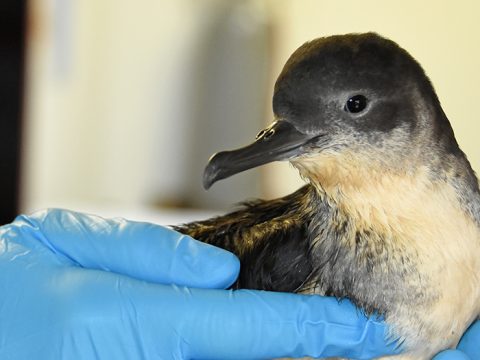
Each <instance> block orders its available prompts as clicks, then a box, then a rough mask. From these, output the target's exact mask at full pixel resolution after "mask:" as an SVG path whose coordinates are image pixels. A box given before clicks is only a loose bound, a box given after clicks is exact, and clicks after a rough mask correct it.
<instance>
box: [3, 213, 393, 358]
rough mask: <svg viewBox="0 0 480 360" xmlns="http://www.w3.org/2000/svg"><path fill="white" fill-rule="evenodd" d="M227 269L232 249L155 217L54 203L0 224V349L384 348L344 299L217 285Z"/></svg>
mask: <svg viewBox="0 0 480 360" xmlns="http://www.w3.org/2000/svg"><path fill="white" fill-rule="evenodd" d="M238 270H239V263H238V259H237V258H236V257H235V256H234V255H233V254H231V253H228V252H226V251H224V250H221V249H217V248H215V247H212V246H209V245H206V244H202V243H200V242H197V241H195V240H192V239H191V238H189V237H187V236H183V235H181V234H179V233H176V232H174V231H172V230H170V229H167V228H164V227H160V226H157V225H152V224H147V223H137V222H129V221H126V220H120V219H114V220H105V219H102V218H99V217H96V216H90V215H84V214H79V213H74V212H70V211H62V210H50V211H44V212H40V213H37V214H35V215H33V216H29V217H28V216H20V217H18V218H17V219H16V220H15V221H14V222H13V223H12V224H9V225H6V226H3V227H1V228H0V358H1V359H130V360H131V359H191V358H195V359H214V358H221V359H229V358H236V359H240V358H244V359H252V358H273V357H282V356H291V357H300V356H304V355H310V356H321V357H327V356H334V355H338V356H344V357H349V358H356V359H368V358H371V357H374V356H377V355H381V354H389V353H392V352H393V351H394V350H393V349H394V345H393V344H390V345H387V344H385V341H384V334H385V325H384V324H383V323H382V322H380V321H377V320H376V319H374V318H366V317H365V316H363V315H362V314H361V313H360V312H359V311H358V310H357V309H356V308H355V307H354V306H353V305H352V304H351V303H349V302H348V301H344V302H342V303H341V304H339V303H338V302H337V301H336V300H335V299H333V298H322V297H319V296H303V295H295V294H283V293H269V292H264V291H248V290H239V291H229V290H222V288H225V287H228V286H229V285H230V284H231V283H232V282H233V281H234V280H235V278H236V276H237V274H238ZM186 286H188V287H191V288H188V287H186Z"/></svg>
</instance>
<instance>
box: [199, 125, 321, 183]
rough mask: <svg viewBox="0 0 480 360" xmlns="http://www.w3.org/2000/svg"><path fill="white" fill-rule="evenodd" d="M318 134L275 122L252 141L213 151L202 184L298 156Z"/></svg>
mask: <svg viewBox="0 0 480 360" xmlns="http://www.w3.org/2000/svg"><path fill="white" fill-rule="evenodd" d="M318 137H319V136H318V135H317V136H315V135H308V134H304V133H302V132H300V131H298V130H297V129H296V128H295V126H293V125H292V124H291V123H289V122H288V121H285V120H279V121H276V122H274V123H273V124H271V125H270V126H269V127H268V128H266V129H264V130H262V131H260V133H259V134H258V135H257V137H256V140H255V142H253V143H252V144H250V145H247V146H245V147H242V148H240V149H236V150H231V151H222V152H219V153H216V154H214V155H213V156H212V157H211V158H210V160H209V162H208V164H207V166H206V168H205V171H204V173H203V187H204V188H205V189H208V188H210V187H211V186H212V185H213V184H214V183H215V182H217V181H218V180H221V179H225V178H228V177H230V176H232V175H235V174H238V173H239V172H242V171H245V170H248V169H252V168H255V167H257V166H260V165H264V164H267V163H269V162H272V161H278V160H287V159H290V158H293V157H295V156H298V155H301V154H302V153H304V152H305V149H306V147H308V145H309V144H311V143H312V142H313V141H315V140H316V139H317V138H318Z"/></svg>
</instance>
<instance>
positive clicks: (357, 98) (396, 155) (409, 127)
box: [204, 33, 463, 188]
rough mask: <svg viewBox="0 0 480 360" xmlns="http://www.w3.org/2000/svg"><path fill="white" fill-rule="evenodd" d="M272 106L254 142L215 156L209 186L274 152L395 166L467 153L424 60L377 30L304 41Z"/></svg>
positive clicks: (297, 161)
mask: <svg viewBox="0 0 480 360" xmlns="http://www.w3.org/2000/svg"><path fill="white" fill-rule="evenodd" d="M273 111H274V114H275V118H276V121H275V122H274V123H273V124H272V125H270V126H269V127H268V128H267V129H265V130H262V131H261V132H260V133H259V134H258V135H257V138H256V141H255V142H254V143H252V144H251V145H248V146H246V147H244V148H241V149H238V150H234V151H226V152H220V153H217V154H215V155H214V156H213V157H212V158H211V159H210V162H209V164H208V166H207V168H206V169H205V174H204V186H205V187H206V188H208V187H210V186H211V185H212V184H213V183H214V182H216V181H217V180H220V179H223V178H226V177H229V176H231V175H233V174H236V173H238V172H241V171H244V170H247V169H250V168H253V167H256V166H259V165H262V164H265V163H268V162H271V161H276V160H291V161H292V162H293V163H294V165H296V166H297V167H299V168H301V167H302V163H303V162H309V161H310V162H311V161H312V160H311V159H315V162H318V161H323V160H324V159H325V157H329V158H332V157H338V156H340V155H341V156H344V157H345V156H346V154H348V156H349V158H352V157H353V158H355V157H359V158H360V157H361V158H362V159H363V160H364V162H365V161H366V162H369V163H378V164H382V166H384V167H386V168H389V167H401V166H407V167H412V166H415V165H414V163H415V162H419V161H422V162H427V163H428V161H430V160H432V159H433V157H435V158H438V157H439V156H440V155H441V154H445V153H448V154H454V155H455V154H459V153H461V152H460V150H459V149H458V145H457V143H456V141H455V138H454V136H453V131H452V129H451V126H450V124H449V122H448V120H447V118H446V116H445V115H444V113H443V111H442V109H441V107H440V103H439V101H438V98H437V96H436V94H435V91H434V89H433V87H432V85H431V83H430V81H429V79H428V78H427V76H426V75H425V73H424V71H423V69H422V68H421V66H420V65H419V64H418V63H417V62H416V61H415V59H414V58H413V57H412V56H410V55H409V54H408V53H407V52H406V51H405V50H403V49H402V48H400V47H399V46H398V45H397V44H396V43H394V42H393V41H390V40H387V39H385V38H383V37H381V36H379V35H377V34H374V33H367V34H349V35H339V36H331V37H325V38H319V39H316V40H313V41H311V42H308V43H306V44H304V45H302V46H301V47H300V48H299V49H297V50H296V51H295V52H294V53H293V55H292V56H291V57H290V59H289V60H288V61H287V63H286V64H285V67H284V68H283V71H282V72H281V74H280V76H279V77H278V80H277V82H276V84H275V91H274V95H273ZM439 154H440V155H439ZM462 156H463V155H462ZM322 158H323V160H322ZM431 158H432V159H431ZM405 159H410V160H408V161H407V160H405ZM429 159H430V160H429ZM432 161H433V160H432ZM307 177H308V175H307Z"/></svg>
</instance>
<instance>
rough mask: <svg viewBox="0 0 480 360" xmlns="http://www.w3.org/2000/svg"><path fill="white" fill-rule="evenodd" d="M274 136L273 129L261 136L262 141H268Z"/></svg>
mask: <svg viewBox="0 0 480 360" xmlns="http://www.w3.org/2000/svg"><path fill="white" fill-rule="evenodd" d="M274 134H275V130H274V129H270V130H268V131H267V132H265V134H264V135H263V139H264V140H268V139H269V138H271V137H272V136H273V135H274Z"/></svg>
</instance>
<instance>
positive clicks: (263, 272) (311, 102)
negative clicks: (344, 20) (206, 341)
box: [175, 32, 480, 360]
mask: <svg viewBox="0 0 480 360" xmlns="http://www.w3.org/2000/svg"><path fill="white" fill-rule="evenodd" d="M272 104H273V113H274V122H273V123H272V124H271V125H270V126H268V127H267V128H266V129H264V130H262V131H260V133H258V135H257V136H256V138H255V141H254V142H253V143H252V144H250V145H247V146H245V147H242V148H239V149H235V150H230V151H222V152H219V153H216V154H214V155H213V156H212V157H211V158H210V160H209V162H208V164H207V166H206V168H205V171H204V177H203V184H204V187H205V188H206V189H208V188H209V187H210V186H212V185H213V184H214V183H215V182H217V181H219V180H222V179H225V178H228V177H230V176H232V175H235V174H237V173H239V172H242V171H246V170H248V169H251V168H255V167H258V166H261V165H263V164H266V163H269V162H273V161H289V162H290V163H291V164H292V165H293V167H295V168H296V169H297V170H298V172H299V174H300V176H301V177H302V178H303V179H304V180H305V185H304V186H302V187H301V188H300V189H298V190H297V191H295V192H294V193H292V194H289V195H287V196H284V197H281V198H278V199H273V200H253V201H247V202H244V203H243V204H241V205H240V206H239V207H238V208H236V209H235V210H234V211H232V212H230V213H227V214H225V215H221V216H217V217H214V218H211V219H207V220H203V221H197V222H192V223H188V224H183V225H177V226H176V227H175V229H176V230H178V231H180V232H182V233H184V234H187V235H190V236H192V237H194V238H196V239H198V240H200V241H204V242H206V243H210V244H212V245H216V246H220V247H222V248H224V249H227V250H229V251H232V252H234V253H235V254H236V255H237V256H238V257H239V259H240V263H241V269H240V275H239V277H238V279H237V281H236V282H235V283H234V284H233V285H232V289H243V288H246V289H261V290H270V291H282V292H294V293H300V294H319V295H326V296H334V297H337V298H338V299H340V300H341V299H350V300H351V301H352V302H353V303H354V304H355V305H356V306H357V307H359V308H360V309H362V310H363V311H364V312H365V313H366V314H379V315H382V316H383V317H384V319H385V322H386V323H387V324H388V327H389V334H388V335H389V337H391V338H392V339H396V340H397V341H398V343H399V344H401V348H402V350H403V352H402V353H401V354H399V355H394V356H392V357H388V359H395V360H400V359H402V360H407V359H408V360H420V359H431V358H432V357H433V356H434V355H435V354H436V353H438V352H439V351H441V350H443V349H448V348H454V347H455V346H456V344H457V343H458V341H459V339H460V337H461V335H462V334H463V332H464V331H465V330H466V329H467V327H468V326H469V325H470V324H471V323H472V322H473V321H474V320H475V319H477V318H478V317H479V315H480V278H479V276H480V190H479V184H478V180H477V177H476V174H475V172H474V171H473V169H472V167H471V165H470V163H469V161H468V159H467V157H466V155H465V154H464V153H463V152H462V150H461V149H460V147H459V145H458V143H457V141H456V139H455V136H454V132H453V129H452V126H451V124H450V122H449V120H448V118H447V116H446V114H445V112H444V111H443V109H442V106H441V104H440V100H439V98H438V96H437V94H436V92H435V90H434V87H433V85H432V83H431V81H430V79H429V78H428V77H427V75H426V73H425V71H424V70H423V68H422V67H421V65H420V64H419V62H417V61H416V60H415V59H414V58H413V57H412V56H411V55H410V54H409V53H408V52H407V51H406V50H404V49H403V48H402V47H400V46H399V45H398V44H397V43H396V42H394V41H392V40H390V39H387V38H385V37H383V36H381V35H378V34H377V33H373V32H370V33H351V34H344V35H333V36H326V37H321V38H317V39H314V40H312V41H309V42H306V43H305V44H303V45H302V46H300V47H299V48H298V49H297V50H296V51H295V52H294V53H293V54H292V55H291V56H290V58H289V59H288V60H287V62H286V64H285V66H284V68H283V70H282V71H281V73H280V75H279V77H278V79H277V81H276V83H275V86H274V92H273V101H272ZM385 358H386V357H385Z"/></svg>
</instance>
